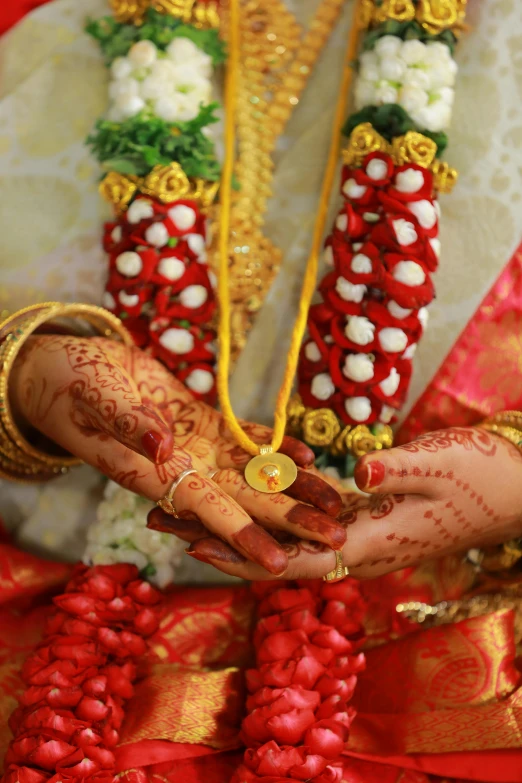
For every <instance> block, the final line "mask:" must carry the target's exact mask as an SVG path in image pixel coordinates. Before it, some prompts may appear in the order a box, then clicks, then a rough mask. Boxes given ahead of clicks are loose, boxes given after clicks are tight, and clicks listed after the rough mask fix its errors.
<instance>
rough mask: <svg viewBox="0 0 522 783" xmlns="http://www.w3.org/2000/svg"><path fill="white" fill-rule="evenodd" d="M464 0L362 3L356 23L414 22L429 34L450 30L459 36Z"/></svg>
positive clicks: (389, 0) (367, 1) (366, 0)
mask: <svg viewBox="0 0 522 783" xmlns="http://www.w3.org/2000/svg"><path fill="white" fill-rule="evenodd" d="M466 4H467V0H417V2H416V3H414V2H413V0H382V2H377V0H362V3H361V7H360V11H359V23H360V24H361V25H363V26H365V27H372V26H376V25H379V24H383V23H385V22H388V21H393V22H413V21H417V22H418V23H419V24H420V25H421V26H422V27H423V28H424V30H425V31H426V32H427V33H429V34H430V35H439V34H440V33H443V32H444V31H445V30H451V31H452V32H453V34H454V35H455V36H457V37H458V36H459V35H460V33H461V32H462V30H463V28H464V16H465V14H466Z"/></svg>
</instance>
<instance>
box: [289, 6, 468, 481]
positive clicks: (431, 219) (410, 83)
mask: <svg viewBox="0 0 522 783" xmlns="http://www.w3.org/2000/svg"><path fill="white" fill-rule="evenodd" d="M370 6H371V9H370ZM464 6H465V0H446V3H445V7H446V8H447V11H448V13H447V14H446V17H445V19H446V22H445V23H444V22H443V19H442V17H441V16H440V11H441V7H442V6H441V4H440V3H434V2H429V0H420V1H419V2H401V3H397V2H394V1H393V0H384V2H375V3H368V2H363V4H362V11H361V13H362V15H363V17H364V16H365V15H366V16H365V19H366V21H367V22H369V23H370V24H371V25H372V26H371V28H370V30H369V32H368V34H367V36H366V40H365V44H364V48H365V51H364V52H363V54H362V55H361V57H360V61H359V73H358V78H357V81H356V84H355V102H356V108H357V109H358V110H359V111H357V112H356V113H355V114H353V115H352V116H351V117H350V118H349V119H348V122H347V124H346V127H345V132H346V134H347V135H348V143H347V146H346V148H345V150H344V153H343V160H344V166H343V170H342V177H341V195H342V197H343V204H342V207H341V209H340V211H339V213H338V215H337V218H336V220H335V224H334V227H333V231H332V233H331V235H330V236H329V237H328V239H327V240H326V243H325V251H324V262H325V264H326V265H327V266H329V267H330V268H331V271H328V272H327V274H326V275H325V277H324V278H323V279H322V281H321V283H320V285H319V293H320V295H321V298H322V301H321V303H319V304H317V305H315V306H313V307H312V308H311V310H310V315H309V324H308V326H309V339H308V340H307V342H306V343H305V344H304V345H303V348H302V352H301V359H300V365H299V394H298V395H297V396H296V397H294V399H293V400H292V402H291V405H290V408H289V420H290V427H291V429H292V431H293V432H294V433H295V434H297V435H298V436H301V437H302V438H303V439H304V440H305V441H306V442H307V443H308V444H309V445H311V446H312V447H314V448H316V449H317V452H318V455H319V460H318V463H319V464H320V465H322V466H323V467H324V466H326V465H328V466H329V468H330V472H331V469H332V468H333V469H335V471H337V473H336V475H338V476H340V477H345V476H349V475H350V473H351V470H352V469H353V465H354V462H355V459H356V458H357V457H359V456H361V455H362V454H364V453H366V452H368V451H371V450H374V449H380V448H387V447H390V446H391V445H392V443H393V433H392V430H391V429H390V426H389V425H390V424H391V423H393V422H394V421H395V420H396V415H397V412H398V410H399V409H400V408H401V406H402V405H403V404H404V401H405V399H406V395H407V392H408V386H409V382H410V378H411V374H412V358H413V355H414V353H415V350H416V347H417V343H418V341H419V339H420V338H421V336H422V334H423V332H424V330H425V329H426V325H427V321H428V310H427V306H428V305H429V304H430V302H431V301H432V299H433V297H434V295H435V291H434V286H433V281H432V275H433V273H434V272H435V271H436V269H437V266H438V259H439V255H440V241H439V239H438V234H439V220H440V208H439V203H438V200H437V192H449V191H450V190H451V188H452V187H453V185H454V184H455V181H456V177H457V174H456V172H455V171H454V170H453V169H451V168H450V167H449V166H448V164H446V163H443V162H442V161H441V160H440V155H441V154H442V152H443V150H444V148H445V146H446V143H447V138H446V134H445V130H446V128H447V127H448V125H449V122H450V118H451V106H452V104H453V85H454V79H455V74H456V71H457V65H456V63H455V61H454V60H453V57H452V49H453V45H454V43H455V41H456V35H457V33H458V32H459V31H460V26H461V23H462V16H463V9H464ZM401 9H402V11H401ZM370 10H371V13H370ZM450 11H451V13H450ZM406 12H407V13H406ZM434 19H438V26H435V21H434ZM412 24H413V27H412ZM394 25H395V26H394ZM435 27H436V29H435ZM392 30H393V31H394V34H390V31H392Z"/></svg>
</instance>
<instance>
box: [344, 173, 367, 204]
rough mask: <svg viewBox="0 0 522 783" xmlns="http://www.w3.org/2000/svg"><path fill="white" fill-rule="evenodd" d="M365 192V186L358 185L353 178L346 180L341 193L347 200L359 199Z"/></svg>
mask: <svg viewBox="0 0 522 783" xmlns="http://www.w3.org/2000/svg"><path fill="white" fill-rule="evenodd" d="M367 190H368V188H367V187H366V185H358V184H357V182H356V181H355V180H354V179H353V177H350V179H347V180H346V182H345V183H344V185H343V193H344V195H345V196H348V198H355V199H356V198H361V197H362V196H364V194H365V193H366V191H367Z"/></svg>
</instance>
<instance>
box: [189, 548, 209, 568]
mask: <svg viewBox="0 0 522 783" xmlns="http://www.w3.org/2000/svg"><path fill="white" fill-rule="evenodd" d="M185 553H186V554H187V555H189V556H190V557H193V558H194V560H201V562H202V563H208V564H209V565H211V562H210V560H209V559H208V557H205V555H201V554H200V553H199V552H189V550H188V549H185Z"/></svg>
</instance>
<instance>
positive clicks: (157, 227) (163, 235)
mask: <svg viewBox="0 0 522 783" xmlns="http://www.w3.org/2000/svg"><path fill="white" fill-rule="evenodd" d="M145 239H146V240H147V242H148V243H149V244H150V245H154V247H164V246H165V245H166V244H167V242H168V241H169V232H168V230H167V227H166V225H165V224H164V223H153V224H152V225H151V226H149V227H148V228H147V230H146V231H145Z"/></svg>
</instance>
